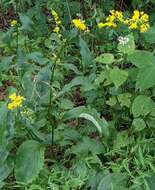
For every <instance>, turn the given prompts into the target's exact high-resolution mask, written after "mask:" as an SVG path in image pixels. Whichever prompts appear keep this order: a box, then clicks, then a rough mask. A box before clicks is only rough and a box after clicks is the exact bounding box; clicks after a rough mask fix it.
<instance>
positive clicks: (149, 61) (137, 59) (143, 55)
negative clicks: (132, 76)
mask: <svg viewBox="0 0 155 190" xmlns="http://www.w3.org/2000/svg"><path fill="white" fill-rule="evenodd" d="M128 60H129V61H131V63H133V64H134V65H135V66H136V67H138V68H142V67H148V66H153V65H154V64H155V56H154V55H153V53H151V52H149V51H145V50H135V51H134V53H132V54H130V55H128Z"/></svg>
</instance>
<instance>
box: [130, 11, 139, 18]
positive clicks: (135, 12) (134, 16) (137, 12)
mask: <svg viewBox="0 0 155 190" xmlns="http://www.w3.org/2000/svg"><path fill="white" fill-rule="evenodd" d="M139 17H140V12H139V10H134V12H133V16H132V18H131V19H132V20H137V19H139Z"/></svg>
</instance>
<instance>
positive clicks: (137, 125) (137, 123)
mask: <svg viewBox="0 0 155 190" xmlns="http://www.w3.org/2000/svg"><path fill="white" fill-rule="evenodd" d="M132 125H133V126H134V130H135V131H141V130H143V129H144V128H145V127H146V124H145V121H144V120H143V119H141V118H136V119H134V120H133V122H132Z"/></svg>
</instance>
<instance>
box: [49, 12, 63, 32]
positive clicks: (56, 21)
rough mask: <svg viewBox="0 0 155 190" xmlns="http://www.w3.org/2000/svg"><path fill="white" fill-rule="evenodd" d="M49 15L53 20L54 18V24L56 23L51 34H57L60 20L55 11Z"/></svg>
mask: <svg viewBox="0 0 155 190" xmlns="http://www.w3.org/2000/svg"><path fill="white" fill-rule="evenodd" d="M51 14H52V16H53V18H54V21H55V23H56V26H55V28H54V29H53V32H55V33H59V31H60V26H61V20H60V18H59V16H58V14H57V12H56V11H55V10H51Z"/></svg>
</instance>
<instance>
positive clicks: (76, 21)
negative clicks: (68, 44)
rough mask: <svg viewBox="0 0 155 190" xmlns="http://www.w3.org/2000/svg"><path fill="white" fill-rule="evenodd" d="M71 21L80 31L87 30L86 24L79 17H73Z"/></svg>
mask: <svg viewBox="0 0 155 190" xmlns="http://www.w3.org/2000/svg"><path fill="white" fill-rule="evenodd" d="M72 23H73V24H74V26H75V27H76V28H77V29H79V30H81V31H85V30H87V26H86V25H85V23H84V21H83V20H81V19H73V20H72Z"/></svg>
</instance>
